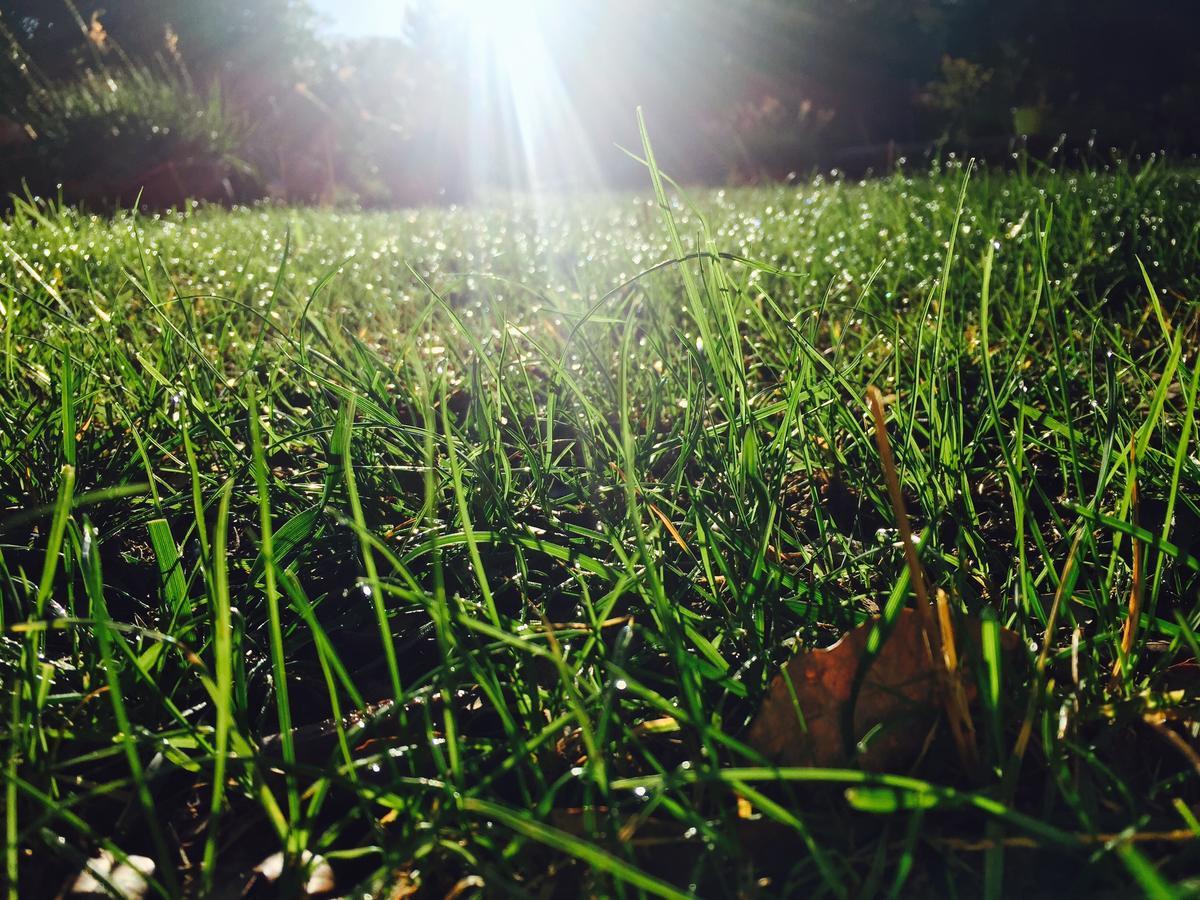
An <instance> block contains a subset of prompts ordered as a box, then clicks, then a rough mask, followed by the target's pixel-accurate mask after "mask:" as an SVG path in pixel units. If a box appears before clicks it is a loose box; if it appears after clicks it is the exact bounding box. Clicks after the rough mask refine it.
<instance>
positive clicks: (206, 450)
mask: <svg viewBox="0 0 1200 900" xmlns="http://www.w3.org/2000/svg"><path fill="white" fill-rule="evenodd" d="M654 174H655V178H654V179H653V183H654V185H655V187H656V190H657V193H648V194H646V195H641V196H633V195H630V196H606V197H599V198H592V199H577V200H571V201H565V200H564V201H556V202H554V203H549V204H543V205H540V206H539V205H534V204H528V205H523V206H520V207H518V208H499V207H497V208H486V207H480V208H471V209H457V210H429V211H420V212H411V213H392V214H365V213H364V214H360V213H338V212H330V211H311V210H276V209H252V210H238V211H234V212H223V211H218V210H208V209H196V210H190V211H187V212H182V213H176V214H171V215H166V216H162V217H138V216H133V215H123V216H118V217H116V218H96V217H89V216H87V215H84V214H81V213H79V212H77V211H75V210H72V209H64V208H58V207H56V206H55V205H53V204H48V203H44V202H32V203H22V204H20V205H18V208H17V209H16V210H15V212H14V213H12V214H11V215H10V216H9V218H8V219H7V220H6V222H5V223H4V225H3V227H2V228H0V246H2V248H3V260H0V303H2V304H3V315H2V316H0V325H2V328H3V332H2V334H0V354H2V366H0V600H2V605H0V616H2V619H0V672H2V673H3V677H2V682H3V686H4V689H3V696H4V701H5V703H4V711H3V714H2V715H0V735H2V740H0V754H2V756H3V773H4V774H3V783H4V798H5V799H4V804H3V809H4V814H3V817H4V828H5V832H4V833H5V841H4V844H5V848H6V849H5V853H4V871H5V873H6V876H7V883H8V885H9V888H8V889H9V893H10V895H11V896H22V897H26V896H28V897H33V896H50V895H53V894H54V893H55V892H56V891H58V890H59V889H60V888H61V887H62V885H63V883H64V881H67V880H69V878H70V875H71V873H72V872H74V871H78V869H79V868H80V866H81V865H82V864H83V863H84V861H85V860H87V859H89V858H93V857H95V855H96V853H97V852H98V851H99V850H100V849H107V850H108V851H109V852H111V853H112V854H113V855H114V856H116V857H117V858H122V857H124V856H125V855H127V854H136V855H140V856H146V857H149V858H150V859H153V860H155V861H156V866H155V872H154V876H153V878H152V879H151V884H150V889H151V891H152V892H158V893H161V894H163V895H167V896H171V895H175V894H178V893H186V894H191V895H195V896H237V895H238V894H239V892H241V891H243V890H244V889H246V887H247V884H248V882H250V881H251V880H252V879H254V878H255V876H253V874H252V870H253V868H254V866H256V865H257V864H259V863H260V862H262V861H263V860H264V859H265V858H266V857H268V856H270V855H271V854H273V853H276V852H277V851H284V852H285V853H286V855H287V858H288V859H289V860H291V861H293V862H297V861H300V860H306V859H310V858H311V857H310V856H309V855H308V854H306V853H305V851H309V853H311V854H319V855H321V856H323V857H324V858H325V859H326V860H328V862H329V863H330V864H331V865H332V867H333V871H334V875H335V877H336V880H337V885H338V891H339V892H341V893H346V894H349V893H351V892H352V891H353V892H362V891H368V892H371V893H373V894H374V895H376V896H407V894H405V893H404V892H403V890H405V889H407V888H408V887H412V888H419V890H420V891H421V892H422V895H427V896H442V895H445V894H446V893H448V892H450V891H453V890H457V891H458V892H459V893H458V894H457V896H469V895H484V894H486V895H487V896H502V895H506V894H511V895H520V896H529V895H537V896H563V897H567V896H579V895H580V894H581V893H587V894H593V895H614V896H641V895H653V896H681V895H686V894H689V893H696V894H699V895H702V896H755V895H757V894H761V895H763V896H787V895H794V896H854V897H872V896H900V895H903V896H913V895H937V896H952V895H964V896H978V895H980V894H983V895H986V896H1001V895H1009V894H1017V893H1025V894H1029V895H1038V896H1041V895H1062V894H1063V893H1072V894H1076V893H1083V892H1088V893H1093V894H1098V895H1112V896H1129V895H1130V893H1131V892H1137V891H1143V892H1145V893H1147V894H1150V895H1155V896H1168V895H1171V894H1172V893H1173V892H1182V891H1184V890H1187V889H1196V888H1197V887H1198V884H1197V882H1196V881H1195V880H1194V878H1193V876H1194V873H1195V872H1196V871H1197V870H1198V867H1200V849H1198V847H1200V843H1198V842H1196V841H1195V840H1193V839H1192V838H1193V837H1194V836H1195V835H1196V834H1200V823H1198V822H1197V815H1198V814H1200V777H1198V769H1200V756H1198V755H1197V749H1196V734H1197V718H1196V710H1197V704H1198V703H1200V669H1198V667H1197V663H1196V657H1197V656H1198V655H1200V646H1198V644H1197V636H1196V633H1195V630H1196V628H1197V627H1200V598H1198V587H1200V452H1198V450H1197V446H1196V441H1197V437H1196V418H1197V416H1196V411H1197V379H1198V378H1200V368H1197V366H1196V359H1195V351H1196V347H1197V346H1198V342H1200V305H1198V304H1197V302H1196V301H1197V297H1200V223H1198V221H1197V218H1196V215H1195V210H1196V209H1197V208H1198V207H1197V203H1200V176H1198V174H1197V172H1196V171H1194V170H1189V169H1186V168H1179V167H1170V166H1164V165H1162V164H1161V163H1158V164H1155V163H1150V164H1147V163H1139V164H1137V165H1131V164H1120V165H1113V166H1099V167H1095V168H1092V169H1076V170H1073V171H1069V172H1056V171H1054V170H1053V169H1052V168H1047V167H1044V166H1035V165H1033V164H1030V165H1028V166H1026V167H1024V168H1021V169H1018V170H1017V171H1014V172H1009V173H1001V172H993V171H975V172H973V173H968V171H967V170H966V167H964V166H961V165H957V164H955V163H954V162H953V161H951V162H950V163H949V164H948V165H945V166H942V167H939V168H938V169H936V170H934V171H932V172H930V173H928V174H926V175H921V176H919V177H908V176H903V175H896V176H893V177H889V178H884V179H881V180H876V181H872V182H867V183H861V184H860V183H850V182H844V181H841V180H838V179H836V178H834V179H824V180H820V179H819V180H817V181H814V182H811V183H806V184H803V185H800V186H794V187H774V188H765V189H742V190H729V191H719V192H710V191H705V192H697V193H696V194H695V195H694V196H692V197H691V198H690V199H687V198H681V197H680V196H679V195H678V194H677V193H676V192H675V191H674V190H673V189H672V188H671V186H670V185H669V184H664V183H663V182H662V180H661V179H659V178H658V177H657V174H656V173H654ZM871 384H873V385H876V386H878V387H879V388H880V389H881V390H882V391H883V393H884V394H885V398H884V399H885V402H886V417H887V424H888V428H889V432H890V439H891V445H892V448H893V450H894V452H895V455H896V458H897V463H898V466H899V476H900V482H901V490H902V493H903V495H904V497H905V502H906V504H907V506H908V508H909V512H910V514H911V516H912V518H913V527H914V530H915V532H916V539H917V540H919V542H920V546H919V552H920V556H921V559H922V561H923V564H924V566H925V568H926V570H927V572H928V576H929V579H930V581H931V583H932V584H933V586H935V587H938V588H942V589H944V590H945V591H947V592H948V593H949V595H950V597H951V603H952V605H953V606H954V607H955V608H956V609H958V610H960V611H962V612H969V613H972V614H974V615H976V616H979V617H981V618H982V619H983V621H984V622H985V624H986V623H991V622H996V623H999V624H1002V625H1004V626H1006V627H1007V628H1009V629H1011V630H1013V631H1014V632H1016V633H1017V634H1018V635H1019V636H1020V638H1021V642H1022V647H1023V649H1022V650H1021V651H1020V652H1019V653H1018V654H1016V656H1017V657H1019V658H1012V657H1010V658H1003V659H1002V660H1001V658H1000V657H999V656H995V657H989V658H988V659H987V660H984V661H983V662H982V663H981V664H980V665H977V666H976V667H975V668H976V672H975V677H977V678H978V679H979V681H980V690H979V691H978V694H979V701H978V703H977V704H976V706H975V711H974V715H975V719H976V729H977V731H978V736H979V738H978V740H979V750H980V755H981V758H982V764H981V766H980V768H979V769H978V770H976V771H974V772H968V771H965V770H964V769H963V767H962V766H961V765H960V764H959V762H958V757H957V756H956V755H955V753H954V751H953V744H952V743H951V742H950V741H949V739H948V737H947V734H946V731H947V729H946V728H945V727H944V726H942V727H939V728H937V729H935V730H934V732H933V733H932V734H931V737H930V740H929V741H928V742H927V747H926V751H925V752H924V754H923V755H922V756H921V758H920V759H919V760H917V761H916V762H915V763H911V764H909V763H905V764H904V766H903V768H898V769H897V770H896V771H893V772H890V773H888V774H887V775H878V774H864V773H863V772H861V771H859V770H858V769H857V768H856V767H855V766H854V765H853V762H852V761H851V762H849V763H847V766H846V768H844V769H836V770H815V769H798V768H792V769H777V768H774V767H772V765H771V763H772V761H771V760H769V759H765V758H763V757H762V756H761V755H760V754H759V753H757V752H756V751H755V750H754V749H752V748H751V747H749V746H747V744H746V743H745V739H746V733H747V731H748V726H749V723H750V721H751V719H752V718H753V716H754V714H755V712H756V710H757V708H758V704H759V702H760V701H761V699H762V697H763V696H764V694H765V693H766V689H767V685H768V683H769V681H770V679H771V678H772V677H773V676H774V675H775V674H776V673H777V672H778V671H779V667H780V666H781V665H782V664H783V663H784V662H785V661H786V660H787V659H788V658H789V657H790V656H791V655H792V654H793V653H794V652H796V650H797V648H798V647H801V646H812V645H824V644H827V643H829V642H830V641H831V640H832V639H834V638H835V637H836V636H837V635H838V634H840V633H842V632H843V631H845V630H846V629H847V628H849V627H851V626H853V625H854V624H855V623H856V622H859V621H862V620H863V619H865V618H866V617H867V616H869V615H873V614H877V613H883V614H884V615H885V618H888V619H891V618H894V617H895V616H896V615H897V614H898V612H899V610H900V608H901V606H902V605H903V604H904V603H906V602H909V590H908V585H909V580H908V577H907V575H906V570H905V564H904V553H903V549H902V547H901V546H900V545H899V542H898V540H897V527H896V526H897V523H896V522H895V520H894V517H893V515H892V512H891V506H890V504H889V500H888V494H887V488H886V485H885V480H884V476H883V472H882V470H881V467H880V461H879V456H878V452H877V451H876V448H875V441H874V434H873V430H872V424H871V417H870V414H869V411H868V407H867V403H866V397H865V392H866V388H867V387H868V385H871ZM1135 561H1136V562H1135ZM1131 601H1133V602H1135V603H1136V604H1137V606H1136V609H1137V610H1138V612H1137V616H1136V626H1137V627H1136V628H1127V620H1128V617H1129V609H1130V603H1131ZM1114 672H1115V674H1114ZM301 868H303V866H301V865H299V864H297V865H294V866H292V867H291V869H290V870H286V871H285V873H284V875H283V876H282V877H283V878H284V879H285V881H286V880H287V879H291V881H290V882H288V883H289V884H290V885H291V888H290V889H288V888H282V889H283V890H285V892H286V891H287V890H291V891H295V890H298V885H299V883H300V880H301V879H302V877H303V873H301V872H300V869H301ZM1189 878H1193V880H1191V881H1189V880H1188V879H1189ZM279 889H281V888H280V886H279V885H273V886H272V885H268V884H267V883H266V881H265V879H264V878H263V877H262V876H257V881H256V882H255V883H254V884H252V885H250V887H249V890H250V894H251V895H252V896H270V895H273V894H274V893H275V892H276V891H277V890H279ZM389 891H396V893H391V894H389ZM256 892H257V893H256Z"/></svg>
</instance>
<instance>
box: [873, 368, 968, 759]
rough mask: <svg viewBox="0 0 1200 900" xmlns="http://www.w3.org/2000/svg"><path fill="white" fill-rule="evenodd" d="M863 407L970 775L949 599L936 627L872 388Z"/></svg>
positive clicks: (964, 702) (876, 394)
mask: <svg viewBox="0 0 1200 900" xmlns="http://www.w3.org/2000/svg"><path fill="white" fill-rule="evenodd" d="M867 404H868V405H869V406H870V408H871V415H872V417H873V418H874V421H875V444H876V446H877V447H878V448H879V457H880V460H881V461H882V463H883V473H884V478H885V479H886V481H887V488H888V497H889V499H890V500H891V503H892V512H893V514H894V515H895V517H896V527H897V528H898V529H899V531H900V541H901V544H902V545H903V547H904V559H905V562H906V563H907V564H908V571H909V575H910V577H911V580H912V584H913V590H914V591H915V592H916V594H917V616H918V618H919V621H920V623H921V629H922V631H923V632H924V633H925V641H926V644H927V649H928V651H929V655H930V660H931V662H932V663H933V669H934V672H935V673H937V676H938V680H939V682H940V684H941V688H942V690H941V693H942V698H943V703H944V704H945V709H946V718H947V721H948V722H949V723H950V733H951V735H952V736H953V738H954V744H955V747H956V748H957V750H958V755H959V759H960V760H961V761H962V764H963V767H964V768H966V769H967V771H969V772H975V771H976V770H977V769H978V767H979V746H978V742H977V741H976V737H975V725H974V722H973V721H972V719H971V713H970V710H969V709H968V707H967V698H966V692H965V691H964V690H963V685H962V677H961V672H959V671H958V655H957V652H956V650H955V644H954V624H953V621H952V619H951V617H950V606H949V602H948V600H945V599H943V598H944V596H945V595H944V594H942V593H941V592H939V594H940V596H939V610H938V612H939V619H940V621H941V627H940V628H939V627H937V626H936V625H935V624H934V610H933V604H932V602H931V601H930V599H929V587H928V584H927V583H926V581H925V570H924V568H923V567H922V566H921V561H920V559H918V558H917V548H916V543H915V542H914V541H913V534H912V526H911V525H910V523H909V519H908V509H907V507H906V506H905V504H904V495H903V494H902V493H901V491H900V478H899V476H898V475H897V473H896V459H895V457H894V456H893V455H892V445H891V441H890V440H889V439H888V433H887V422H886V420H885V419H884V413H883V406H884V400H883V396H882V395H881V394H880V393H879V389H878V388H876V387H875V386H873V385H872V386H871V387H869V388H867Z"/></svg>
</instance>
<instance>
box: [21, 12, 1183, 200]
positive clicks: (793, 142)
mask: <svg viewBox="0 0 1200 900" xmlns="http://www.w3.org/2000/svg"><path fill="white" fill-rule="evenodd" d="M464 3H465V0H462V2H454V0H409V2H408V4H407V6H406V12H405V21H406V27H405V29H404V32H403V34H401V35H393V36H386V37H385V36H381V37H355V38H347V37H341V36H339V35H337V34H336V33H335V32H333V31H331V30H330V29H328V28H325V27H323V25H322V20H321V18H320V16H319V15H318V14H317V13H316V12H315V11H314V9H313V8H312V7H311V6H310V5H309V3H308V2H307V0H103V2H102V3H101V2H100V0H73V2H72V0H0V47H3V49H4V51H5V52H4V58H3V62H2V64H0V98H2V104H0V192H3V193H4V194H7V193H10V192H16V193H22V192H26V191H28V192H32V193H35V194H40V195H44V196H53V195H56V194H61V195H62V196H63V197H64V198H65V199H67V200H70V201H75V202H83V203H86V204H88V205H90V206H94V207H96V208H110V207H112V206H114V205H118V204H120V205H130V204H132V203H134V202H135V201H136V200H137V198H139V197H140V198H141V201H142V203H143V204H144V205H146V206H148V207H166V206H172V205H177V204H179V203H181V202H183V200H184V199H185V198H199V199H206V200H212V201H221V202H246V201H251V200H255V199H259V198H263V197H273V198H276V199H279V200H282V201H287V202H303V203H341V202H355V203H360V204H363V205H396V204H420V203H429V202H453V201H460V200H467V199H471V198H474V197H478V196H479V195H480V194H482V193H485V192H487V191H489V190H492V189H503V188H509V187H516V188H521V187H526V186H528V182H529V180H530V172H529V169H528V166H524V165H522V154H523V153H527V152H528V148H527V147H522V146H521V139H520V137H519V136H516V137H514V132H513V129H512V128H511V127H509V126H510V124H511V122H512V121H514V119H516V118H518V117H519V113H520V110H516V109H514V108H513V100H512V98H511V97H508V96H504V95H503V94H502V93H500V92H498V91H497V90H495V88H494V87H487V86H482V87H481V85H480V84H479V83H478V79H475V78H473V77H472V74H471V73H472V66H473V63H474V62H476V60H475V59H474V58H473V54H476V53H477V52H478V48H477V47H475V46H473V45H472V44H471V42H470V40H469V39H468V38H467V37H466V36H465V35H464V23H463V21H462V20H463V18H464V16H465V15H468V14H469V4H468V5H464ZM1192 6H1193V4H1191V3H1188V2H1182V0H1140V2H1136V3H1135V2H1131V0H1094V2H1090V3H1082V2H1079V0H1006V2H1003V3H997V2H994V0H912V2H900V0H728V2H717V0H654V2H646V0H574V2H569V3H568V2H549V0H547V2H544V3H541V4H540V6H539V11H538V17H539V21H540V22H541V23H542V30H543V33H544V35H545V44H546V48H547V50H548V53H549V54H550V57H551V60H552V62H553V74H554V79H555V83H554V84H553V85H551V86H548V87H553V88H554V90H555V91H556V92H558V95H559V96H560V97H561V100H562V107H563V108H564V109H566V110H567V111H574V113H575V116H574V120H573V125H574V126H575V127H577V129H578V131H579V136H578V137H579V143H578V146H579V148H580V149H579V151H578V152H577V153H576V154H575V155H576V156H580V157H582V156H585V155H586V156H588V157H589V165H590V166H592V168H594V170H595V171H594V172H592V173H591V179H590V180H588V181H587V182H586V184H584V186H587V187H624V186H635V185H636V186H640V185H642V184H643V183H644V170H643V169H641V167H640V166H639V165H638V164H637V162H636V161H634V160H632V159H631V158H630V157H629V156H627V155H626V154H624V153H622V152H620V150H618V149H617V147H618V146H626V147H635V146H637V145H638V142H637V137H636V133H635V125H634V116H633V109H634V107H635V106H637V105H641V106H643V107H645V109H646V115H647V119H648V121H649V122H650V123H651V128H652V132H653V135H654V138H655V146H656V148H657V150H658V153H659V157H660V160H659V161H660V163H661V164H662V165H663V167H664V168H665V169H666V170H667V171H668V172H670V173H672V174H673V175H675V176H676V177H677V178H679V179H680V180H682V181H688V182H706V183H730V182H734V183H738V182H750V181H759V180H766V179H777V178H782V177H787V176H788V175H789V174H791V173H796V172H798V173H805V172H807V171H808V170H810V169H812V168H813V167H817V166H820V167H839V168H841V169H843V170H846V171H849V172H852V173H859V172H865V171H868V170H875V171H879V170H883V169H887V168H890V167H891V166H893V165H895V164H896V163H897V162H898V161H899V160H901V159H902V158H904V157H906V156H907V157H909V158H914V157H917V156H919V155H921V154H923V153H928V152H930V151H931V148H939V149H940V150H942V151H944V152H948V151H949V150H952V149H961V150H962V151H964V152H968V153H971V154H973V155H977V156H983V157H995V158H1002V157H1004V156H1005V155H1006V154H1007V153H1008V152H1010V151H1011V149H1012V147H1013V144H1014V140H1015V139H1020V138H1022V136H1023V137H1024V139H1026V140H1027V141H1028V142H1029V145H1030V146H1031V147H1032V148H1033V149H1034V151H1035V152H1037V150H1038V148H1043V149H1044V148H1050V147H1061V146H1062V145H1063V141H1064V139H1065V141H1066V143H1067V144H1075V145H1078V146H1081V147H1082V146H1085V145H1086V146H1088V147H1096V148H1099V149H1100V150H1107V148H1109V147H1117V148H1121V149H1122V150H1123V151H1128V150H1130V149H1140V150H1146V151H1148V150H1157V149H1162V148H1166V149H1170V150H1174V151H1177V152H1180V153H1193V152H1195V151H1196V150H1197V149H1198V148H1200V115H1198V113H1200V44H1197V42H1196V41H1195V40H1194V39H1193V29H1192V27H1190V25H1189V22H1190V19H1191V15H1192V12H1194V10H1192ZM465 108H470V109H472V111H473V114H472V115H469V116H466V115H462V114H461V112H462V110H463V109H465ZM551 124H553V123H551ZM1064 136H1065V138H1064ZM549 181H550V183H551V185H552V186H555V182H556V181H557V182H560V183H561V184H560V185H558V186H571V185H572V184H573V183H575V181H576V179H574V178H573V177H572V175H571V167H570V166H567V167H564V168H563V169H562V170H561V171H559V172H555V173H552V174H551V176H550V178H549Z"/></svg>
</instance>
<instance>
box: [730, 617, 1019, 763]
mask: <svg viewBox="0 0 1200 900" xmlns="http://www.w3.org/2000/svg"><path fill="white" fill-rule="evenodd" d="M878 622H879V620H878V619H871V620H869V621H867V622H864V623H863V624H862V625H859V626H858V627H857V628H854V629H852V630H851V631H849V632H847V633H846V634H845V635H843V636H842V638H841V639H840V640H839V641H838V642H837V643H836V644H834V645H833V646H831V647H828V648H826V649H823V650H811V651H807V652H804V653H800V654H798V655H797V656H795V657H793V658H792V659H791V660H790V661H789V662H788V664H787V665H786V666H785V667H784V671H783V672H782V673H780V674H779V675H777V676H776V677H775V680H774V681H772V682H771V687H770V689H769V691H768V692H767V696H766V698H764V700H763V704H762V707H761V708H760V709H759V711H758V716H757V717H755V719H754V722H753V724H752V725H751V727H750V734H749V741H750V744H751V746H753V747H754V748H755V749H757V750H758V751H759V752H761V753H762V754H763V755H764V756H766V757H768V758H769V759H771V760H772V761H774V762H776V763H778V764H780V765H785V766H818V767H824V766H841V765H845V764H847V763H849V762H851V761H857V762H858V763H859V765H861V766H862V767H863V768H864V769H871V770H883V769H901V768H904V767H906V766H907V765H908V764H909V763H910V762H911V761H912V760H913V759H915V758H916V756H917V755H918V754H919V753H920V750H921V747H922V745H923V744H924V742H925V739H926V737H927V735H928V733H929V730H930V728H931V727H932V726H933V725H934V723H935V722H936V720H937V717H938V713H939V711H940V710H941V709H942V707H943V703H942V698H941V696H940V694H939V688H938V681H937V677H936V672H935V668H934V662H933V660H932V659H931V658H930V655H929V649H928V646H927V644H926V643H925V638H924V635H923V634H922V631H921V624H920V621H919V620H918V616H917V614H916V613H915V612H914V611H913V610H911V609H904V610H901V611H900V614H899V616H898V617H897V619H896V622H895V625H894V626H893V628H892V632H891V634H890V635H888V638H887V640H885V641H884V642H883V646H882V647H881V648H880V649H879V653H878V654H877V655H876V657H875V659H874V660H873V662H871V664H870V668H869V669H868V670H867V671H866V673H865V675H864V676H863V678H862V685H861V687H860V688H859V690H858V696H857V700H856V702H855V704H854V711H853V719H852V722H853V740H852V741H847V740H846V739H845V738H844V736H843V728H844V726H843V723H844V722H845V721H846V720H847V713H848V711H849V709H848V708H849V704H850V700H851V693H852V691H853V690H854V685H855V681H856V679H857V677H858V673H859V668H860V667H861V665H862V663H863V657H864V655H865V651H866V646H867V641H868V639H869V637H870V635H871V632H872V630H873V629H874V627H875V626H876V624H877V623H878ZM957 631H958V634H959V635H960V641H961V644H962V646H963V649H964V650H966V651H967V653H964V656H969V655H970V653H971V652H972V651H973V649H974V648H977V647H978V646H979V620H978V619H974V618H970V617H966V618H964V619H963V620H962V621H960V622H959V624H958V626H957ZM1001 644H1002V646H1003V647H1004V649H1006V650H1010V649H1012V648H1015V647H1016V645H1017V636H1016V635H1015V634H1014V633H1012V632H1010V631H1007V630H1004V629H1001ZM789 683H790V687H789ZM963 688H964V690H965V692H966V696H967V699H968V701H971V700H974V698H975V693H976V691H975V686H974V684H973V682H972V680H971V679H970V678H969V677H968V678H965V679H964V683H963ZM793 692H794V697H793ZM797 707H799V713H800V715H799V716H797ZM876 729H877V730H876ZM872 732H874V733H872ZM868 734H870V739H869V740H868V741H867V746H866V747H865V749H864V750H863V751H862V752H861V753H856V744H857V743H858V742H860V741H862V740H863V738H864V737H867V736H868ZM847 745H849V746H847Z"/></svg>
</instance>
